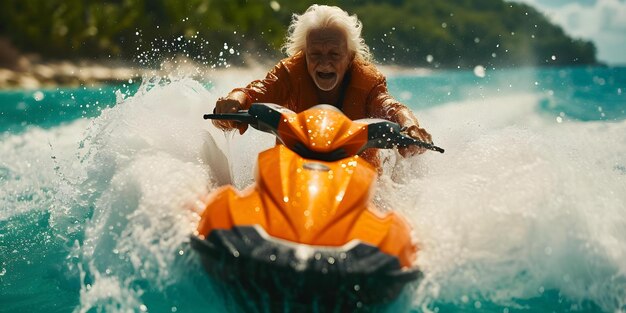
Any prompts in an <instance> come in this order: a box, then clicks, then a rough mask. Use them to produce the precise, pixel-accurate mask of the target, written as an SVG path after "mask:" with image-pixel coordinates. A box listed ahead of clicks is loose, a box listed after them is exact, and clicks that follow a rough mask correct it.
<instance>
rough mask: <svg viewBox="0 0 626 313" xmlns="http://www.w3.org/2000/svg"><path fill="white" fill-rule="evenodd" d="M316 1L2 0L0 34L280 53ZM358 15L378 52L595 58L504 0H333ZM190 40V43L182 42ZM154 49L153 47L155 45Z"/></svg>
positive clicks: (82, 51) (447, 62)
mask: <svg viewBox="0 0 626 313" xmlns="http://www.w3.org/2000/svg"><path fill="white" fill-rule="evenodd" d="M312 3H313V2H312V1H307V0H300V1H293V0H290V1H285V0H282V1H280V2H279V1H267V0H265V1H264V0H247V1H246V0H186V1H180V0H46V1H40V0H3V1H2V2H0V36H7V37H9V38H10V39H11V40H12V41H13V42H14V44H15V45H16V46H18V47H19V48H20V49H22V50H24V51H29V52H35V53H39V54H41V55H44V56H45V57H49V58H68V57H70V58H83V57H94V58H95V57H111V58H113V59H132V58H135V59H137V58H139V57H140V56H141V54H142V53H143V54H144V55H145V53H150V54H151V56H157V57H164V56H166V55H167V54H174V53H179V52H181V51H182V52H184V53H186V54H189V55H190V56H191V57H195V58H202V59H206V60H216V59H217V58H220V54H224V53H225V51H224V50H225V46H226V47H229V48H232V47H235V48H236V50H237V51H239V52H241V54H239V55H238V56H237V55H236V54H235V55H232V56H229V61H231V62H243V61H244V57H245V56H246V55H252V56H254V57H257V58H258V57H260V58H262V57H269V58H272V59H275V58H278V57H280V46H281V44H282V41H283V39H284V36H285V34H286V30H287V26H288V24H289V22H290V19H291V16H292V14H293V13H302V12H303V11H304V10H306V8H307V7H308V6H309V5H311V4H312ZM326 4H330V5H338V6H340V7H342V8H343V9H345V10H347V11H348V12H351V13H355V14H357V15H358V16H359V18H360V19H361V21H362V22H363V25H364V30H363V36H364V38H365V40H366V42H367V43H368V44H369V45H370V47H371V48H372V50H373V52H374V55H375V57H376V60H377V61H378V62H381V63H394V64H403V65H411V66H434V67H440V66H441V67H472V66H475V65H477V64H481V65H484V66H521V65H561V64H577V63H579V64H588V63H595V62H596V58H595V54H596V51H595V47H594V46H593V44H592V43H590V42H588V41H583V40H579V39H572V38H570V37H568V36H567V35H566V34H565V33H564V32H563V30H562V29H561V28H559V27H557V26H555V25H553V24H551V23H550V22H549V21H548V20H547V19H546V18H545V17H544V16H543V15H542V14H541V13H539V12H537V11H536V10H535V9H533V8H532V7H530V6H528V5H525V4H518V3H509V2H504V1H503V0H438V1H430V0H393V1H386V2H380V1H375V0H335V1H327V2H326ZM177 42H179V43H180V42H182V43H186V44H177ZM153 54H154V55H153Z"/></svg>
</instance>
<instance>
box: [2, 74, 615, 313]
mask: <svg viewBox="0 0 626 313" xmlns="http://www.w3.org/2000/svg"><path fill="white" fill-rule="evenodd" d="M262 74H263V70H257V71H251V72H249V73H248V72H246V73H245V74H241V73H239V72H237V71H235V70H233V71H231V72H219V71H218V72H214V73H213V74H211V75H212V76H211V77H208V78H209V80H210V81H212V83H211V84H206V83H204V82H203V83H200V82H197V81H194V80H192V79H178V80H175V81H166V80H159V79H156V78H154V79H150V80H146V83H144V84H141V85H138V84H132V85H123V86H107V87H98V88H74V89H71V88H70V89H45V90H18V91H2V92H0V312H41V311H45V312H128V311H134V312H197V311H208V312H230V311H233V310H235V309H234V306H235V304H234V303H233V302H232V300H230V299H229V298H228V297H225V296H223V295H222V294H221V293H220V291H219V290H218V288H217V287H216V284H215V283H214V282H212V281H210V280H209V279H208V278H207V277H206V275H205V274H204V272H203V271H202V269H201V267H200V266H199V264H198V260H197V256H196V255H194V253H193V251H192V250H190V248H189V244H188V236H189V234H190V233H191V232H192V231H193V229H194V223H196V222H197V219H198V215H197V214H198V213H199V212H200V211H201V209H202V205H201V203H202V199H203V198H204V197H206V195H207V194H208V193H210V192H211V190H213V189H215V188H216V187H217V186H218V185H221V184H223V183H226V182H232V183H234V184H235V185H236V186H238V187H240V188H242V187H245V186H246V185H247V184H249V183H250V182H251V181H252V172H253V169H254V165H253V164H254V158H255V155H256V154H257V153H258V152H259V151H261V150H263V149H264V148H266V147H269V146H271V145H272V144H273V138H271V137H269V136H267V135H265V134H260V133H258V132H254V131H248V132H247V133H246V134H245V135H244V136H236V135H234V134H227V135H224V134H222V133H221V132H219V131H217V130H215V129H214V128H212V126H211V125H210V124H209V123H206V122H205V121H203V120H202V118H201V116H202V114H203V113H205V112H208V111H210V110H211V108H212V103H214V101H215V99H216V98H217V97H218V96H221V95H223V94H224V93H225V92H226V91H227V90H230V89H231V88H233V87H235V86H239V85H241V84H242V83H243V82H247V81H249V80H251V79H252V78H255V77H258V76H260V75H262ZM388 79H389V88H390V91H391V92H392V94H394V95H395V96H396V97H397V98H398V99H400V100H402V101H403V102H404V103H406V104H407V105H409V106H411V107H412V108H413V110H414V111H415V113H416V115H417V116H418V117H419V118H420V121H421V123H422V125H423V126H424V127H426V128H427V129H428V130H429V131H430V132H431V134H432V135H433V139H434V141H435V143H436V144H438V145H440V146H442V147H444V148H446V153H445V154H444V155H439V154H434V153H427V154H425V155H422V156H420V157H415V158H411V159H402V158H400V157H398V156H397V155H396V154H395V153H387V154H385V157H386V158H387V163H386V165H385V172H384V174H383V176H382V177H381V178H380V179H379V182H378V190H377V192H376V195H375V197H374V201H375V203H376V204H377V205H378V206H380V207H382V208H384V209H388V208H391V209H395V210H397V211H399V212H401V213H402V214H404V215H405V216H407V217H408V219H409V221H410V222H411V224H412V225H413V226H414V228H415V237H416V240H417V241H418V242H419V244H420V248H421V250H420V253H419V255H418V261H417V264H418V265H419V266H420V267H421V268H422V270H423V271H424V274H425V278H424V280H423V281H421V282H420V283H419V284H415V285H412V286H410V287H409V288H407V290H406V291H405V293H404V294H403V296H402V297H401V298H400V299H399V300H398V301H397V302H396V303H392V304H390V305H389V307H387V308H386V310H387V311H390V312H398V311H400V312H401V311H410V312H624V311H626V261H624V260H626V135H625V134H626V112H625V110H626V68H616V67H608V68H601V67H591V68H553V69H533V68H526V69H509V70H497V71H496V70H489V69H487V70H486V73H485V75H484V76H483V75H482V73H480V71H478V72H477V73H474V72H472V71H439V72H433V73H427V74H406V73H388ZM381 287H382V286H381ZM379 309H380V308H376V310H379ZM380 310H383V309H380ZM235 311H236V310H235Z"/></svg>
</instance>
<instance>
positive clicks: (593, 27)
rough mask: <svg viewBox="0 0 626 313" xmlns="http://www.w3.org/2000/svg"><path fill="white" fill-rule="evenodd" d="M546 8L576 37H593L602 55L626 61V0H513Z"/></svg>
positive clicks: (606, 59) (612, 60) (608, 59)
mask: <svg viewBox="0 0 626 313" xmlns="http://www.w3.org/2000/svg"><path fill="white" fill-rule="evenodd" d="M509 1H516V2H524V3H527V4H530V5H532V6H533V7H535V8H536V9H538V10H539V11H540V12H543V13H544V14H545V15H546V16H547V17H548V18H549V19H550V20H551V21H552V22H553V23H555V24H557V25H560V26H561V27H562V28H563V29H564V30H565V32H567V33H568V34H569V35H570V36H572V37H574V38H583V39H586V40H591V41H593V43H594V44H595V45H596V48H597V49H598V54H597V56H598V59H599V60H600V61H603V62H606V63H608V64H611V65H617V64H620V65H626V0H509Z"/></svg>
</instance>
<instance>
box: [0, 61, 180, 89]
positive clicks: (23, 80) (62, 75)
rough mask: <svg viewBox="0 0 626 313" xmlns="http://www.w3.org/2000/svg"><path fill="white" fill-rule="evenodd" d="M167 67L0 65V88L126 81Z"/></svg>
mask: <svg viewBox="0 0 626 313" xmlns="http://www.w3.org/2000/svg"><path fill="white" fill-rule="evenodd" d="M170 71H171V69H170V68H167V66H165V67H163V66H162V67H161V68H160V69H158V70H155V69H148V68H139V67H136V66H133V65H132V64H130V63H125V62H115V61H53V62H41V63H32V64H28V65H27V66H22V67H21V68H19V69H8V68H0V89H39V88H52V87H58V86H63V87H72V86H95V85H99V84H106V83H120V82H128V81H129V80H137V79H140V78H141V77H145V76H163V75H167V74H168V73H169V72H170Z"/></svg>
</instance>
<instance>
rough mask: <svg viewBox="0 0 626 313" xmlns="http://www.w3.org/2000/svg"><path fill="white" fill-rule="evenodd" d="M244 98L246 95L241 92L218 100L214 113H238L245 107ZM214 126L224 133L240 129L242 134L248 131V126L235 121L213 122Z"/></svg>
mask: <svg viewBox="0 0 626 313" xmlns="http://www.w3.org/2000/svg"><path fill="white" fill-rule="evenodd" d="M242 96H243V97H245V94H243V93H241V92H233V93H231V94H229V95H228V96H227V97H224V98H219V99H217V102H215V109H213V113H214V114H220V113H237V112H238V111H239V110H241V109H242V108H243V105H244V104H243V101H242ZM213 125H215V127H217V128H219V129H221V130H223V131H227V130H231V129H234V128H237V129H239V133H240V134H243V133H244V132H245V131H246V129H248V124H245V123H239V122H235V121H226V120H213Z"/></svg>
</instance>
